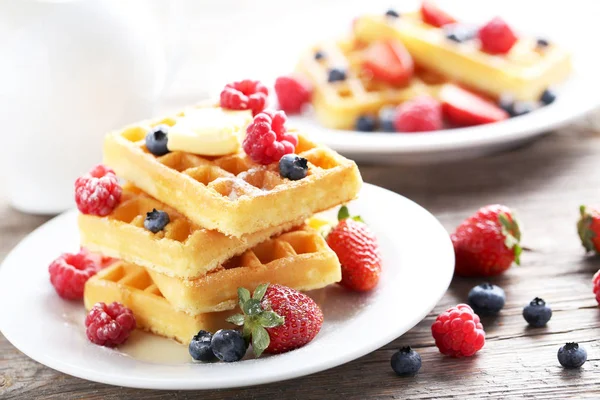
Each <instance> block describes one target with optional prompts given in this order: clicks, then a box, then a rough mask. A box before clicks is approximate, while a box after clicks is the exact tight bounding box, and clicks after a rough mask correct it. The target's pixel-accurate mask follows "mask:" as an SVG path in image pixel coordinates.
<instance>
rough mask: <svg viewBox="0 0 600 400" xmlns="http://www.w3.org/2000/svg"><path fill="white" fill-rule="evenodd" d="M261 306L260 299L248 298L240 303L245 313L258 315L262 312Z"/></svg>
mask: <svg viewBox="0 0 600 400" xmlns="http://www.w3.org/2000/svg"><path fill="white" fill-rule="evenodd" d="M262 310H263V309H262V306H261V305H260V301H258V300H255V299H250V300H248V301H247V302H245V303H244V304H243V305H242V311H243V312H244V314H246V315H258V314H260V313H261V312H262Z"/></svg>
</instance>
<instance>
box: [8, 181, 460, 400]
mask: <svg viewBox="0 0 600 400" xmlns="http://www.w3.org/2000/svg"><path fill="white" fill-rule="evenodd" d="M350 208H351V211H352V212H353V213H358V214H360V215H362V216H363V218H364V219H365V220H366V221H367V222H368V224H369V226H370V227H371V228H372V229H373V230H374V231H375V232H376V234H377V236H378V238H379V240H380V243H381V248H382V252H383V259H384V265H383V275H382V277H381V282H380V284H379V286H378V287H377V288H376V289H375V290H374V291H372V292H371V293H368V294H356V293H350V292H348V291H346V290H344V289H343V288H341V287H339V286H336V285H334V286H332V287H329V288H326V289H324V290H320V291H314V292H311V293H310V295H311V296H312V297H313V298H314V299H315V300H316V301H317V302H318V303H319V304H320V305H321V307H322V309H323V312H324V314H325V322H324V324H323V328H322V330H321V332H320V333H319V334H318V335H317V337H316V338H315V339H314V340H313V341H312V342H311V343H309V344H308V345H307V346H305V347H303V348H301V349H298V350H295V351H292V352H289V353H286V354H281V355H277V356H270V357H264V358H262V357H261V358H260V359H252V358H251V357H249V359H248V360H244V361H241V362H238V363H229V364H227V363H214V364H200V363H194V362H192V360H191V358H190V357H189V355H188V354H187V348H186V347H185V346H182V345H180V344H178V343H175V342H174V341H171V340H168V339H163V338H159V337H156V336H153V335H150V334H147V333H143V332H134V334H133V335H132V336H131V337H130V339H129V341H128V342H127V343H126V344H125V345H123V346H122V347H120V348H119V349H116V350H113V349H108V348H104V347H100V346H96V345H94V344H91V343H90V342H88V340H87V339H86V336H85V332H84V326H83V320H84V318H85V312H84V310H83V305H82V304H81V302H68V301H65V300H62V299H60V298H59V297H58V295H56V293H55V292H54V289H53V288H52V286H51V285H50V282H49V279H48V271H47V269H48V264H49V263H50V262H51V261H52V260H53V259H54V258H55V257H56V256H57V255H58V254H59V253H61V252H63V251H75V250H76V249H77V248H78V233H77V225H76V212H75V211H71V212H68V213H65V214H63V215H60V216H59V217H57V218H55V219H53V220H51V221H50V222H48V223H47V224H45V225H43V226H41V227H40V228H38V229H37V230H36V231H34V232H33V233H31V234H30V235H29V236H28V237H27V238H25V239H24V240H23V241H22V242H21V243H20V244H19V245H18V246H17V247H16V248H15V249H14V250H13V251H12V252H11V253H10V254H9V255H8V257H7V258H6V260H5V261H4V263H3V264H2V267H0V329H1V330H2V333H3V334H4V335H5V336H6V338H7V339H8V340H9V341H10V342H11V343H12V344H13V345H14V346H15V347H17V348H18V349H19V350H21V351H22V352H23V353H25V354H26V355H28V356H29V357H31V358H33V359H34V360H36V361H38V362H40V363H42V364H45V365H47V366H49V367H51V368H54V369H56V370H59V371H62V372H64V373H66V374H70V375H74V376H77V377H80V378H84V379H88V380H91V381H97V382H102V383H107V384H112V385H119V386H128V387H137V388H148V389H151V388H152V389H217V388H228V387H237V386H248V385H256V384H262V383H268V382H275V381H280V380H284V379H291V378H295V377H299V376H303V375H307V374H311V373H314V372H318V371H322V370H325V369H328V368H332V367H335V366H337V365H340V364H343V363H346V362H348V361H351V360H354V359H356V358H358V357H361V356H363V355H365V354H368V353H370V352H372V351H374V350H376V349H378V348H379V347H381V346H383V345H385V344H387V343H389V342H390V341H392V340H394V339H395V338H397V337H398V336H400V335H402V334H403V333H404V332H406V331H407V330H409V329H410V328H412V327H413V326H414V325H416V324H417V323H418V322H419V321H420V320H421V319H422V318H423V317H425V316H426V315H427V313H428V312H429V311H430V310H431V309H432V308H433V307H434V306H435V304H436V303H437V302H438V300H439V299H440V298H441V297H442V295H443V294H444V293H445V291H446V289H447V287H448V285H449V283H450V280H451V277H452V273H453V270H454V255H453V250H452V245H451V242H450V240H449V237H448V234H447V233H446V231H445V229H444V228H443V227H442V226H441V225H440V223H439V222H438V221H437V220H436V219H435V218H434V217H433V216H432V215H431V214H429V213H428V212H427V211H426V210H425V209H423V208H421V207H420V206H418V205H417V204H415V203H413V202H411V201H410V200H407V199H406V198H404V197H402V196H399V195H397V194H395V193H392V192H390V191H387V190H385V189H381V188H378V187H376V186H372V185H366V186H365V188H364V189H363V191H362V193H361V196H360V198H359V199H358V200H356V201H355V202H353V203H352V204H351V205H350ZM432 249H434V251H432Z"/></svg>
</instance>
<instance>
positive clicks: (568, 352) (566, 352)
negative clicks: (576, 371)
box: [558, 343, 587, 369]
mask: <svg viewBox="0 0 600 400" xmlns="http://www.w3.org/2000/svg"><path fill="white" fill-rule="evenodd" d="M586 361H587V351H585V349H584V348H583V347H581V346H579V344H577V343H567V344H565V345H564V346H562V347H561V348H560V349H558V362H559V363H560V365H562V366H563V367H565V368H569V369H572V368H579V367H581V366H582V365H583V364H584V363H585V362H586Z"/></svg>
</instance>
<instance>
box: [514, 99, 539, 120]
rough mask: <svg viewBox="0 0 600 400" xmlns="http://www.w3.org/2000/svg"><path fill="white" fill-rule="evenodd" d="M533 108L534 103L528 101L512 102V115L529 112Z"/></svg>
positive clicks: (516, 115)
mask: <svg viewBox="0 0 600 400" xmlns="http://www.w3.org/2000/svg"><path fill="white" fill-rule="evenodd" d="M533 110H535V104H534V103H532V102H530V101H517V102H515V103H514V104H513V113H512V116H513V117H518V116H519V115H525V114H529V113H530V112H532V111H533Z"/></svg>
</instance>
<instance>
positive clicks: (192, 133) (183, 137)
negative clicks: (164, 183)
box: [167, 107, 252, 156]
mask: <svg viewBox="0 0 600 400" xmlns="http://www.w3.org/2000/svg"><path fill="white" fill-rule="evenodd" d="M251 122H252V112H251V111H250V110H243V111H230V110H224V109H222V108H219V107H209V108H198V109H195V110H193V111H189V112H187V113H186V114H185V115H184V116H183V117H179V118H177V120H176V122H175V125H173V126H172V127H171V128H170V129H169V133H168V138H169V139H168V142H167V148H168V149H169V150H170V151H185V152H186V153H193V154H198V155H202V156H224V155H227V154H233V153H236V152H237V151H238V150H239V149H240V143H241V140H242V138H243V136H244V134H245V133H246V128H247V127H248V125H249V124H250V123H251Z"/></svg>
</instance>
